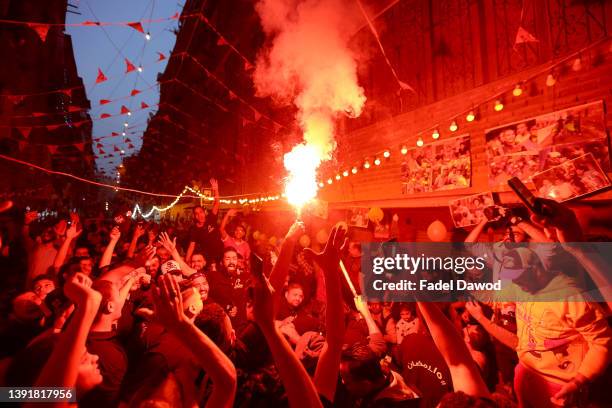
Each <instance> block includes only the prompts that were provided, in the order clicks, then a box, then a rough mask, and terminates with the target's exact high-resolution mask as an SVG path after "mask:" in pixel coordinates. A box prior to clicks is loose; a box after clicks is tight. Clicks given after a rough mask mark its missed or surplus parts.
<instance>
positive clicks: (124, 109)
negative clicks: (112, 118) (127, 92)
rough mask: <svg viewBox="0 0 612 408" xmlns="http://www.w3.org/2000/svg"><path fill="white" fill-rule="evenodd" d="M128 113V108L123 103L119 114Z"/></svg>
mask: <svg viewBox="0 0 612 408" xmlns="http://www.w3.org/2000/svg"><path fill="white" fill-rule="evenodd" d="M128 113H130V110H129V109H128V108H127V107H126V106H125V105H121V114H122V115H127V114H128Z"/></svg>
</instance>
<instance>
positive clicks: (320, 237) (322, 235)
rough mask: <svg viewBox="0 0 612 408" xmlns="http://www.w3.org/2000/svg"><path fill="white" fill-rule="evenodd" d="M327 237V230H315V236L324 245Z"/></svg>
mask: <svg viewBox="0 0 612 408" xmlns="http://www.w3.org/2000/svg"><path fill="white" fill-rule="evenodd" d="M328 237H329V234H328V233H327V231H325V230H324V229H321V230H319V232H317V236H316V237H315V238H316V240H317V242H318V243H319V244H321V245H324V244H325V243H326V242H327V238H328Z"/></svg>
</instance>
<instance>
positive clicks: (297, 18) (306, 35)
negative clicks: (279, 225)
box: [253, 0, 366, 207]
mask: <svg viewBox="0 0 612 408" xmlns="http://www.w3.org/2000/svg"><path fill="white" fill-rule="evenodd" d="M255 8H256V10H257V12H258V14H259V16H260V19H261V25H262V27H263V30H264V32H265V33H266V35H267V36H268V38H269V39H270V40H271V41H270V42H269V43H268V44H269V46H268V47H266V48H264V49H263V50H262V52H261V53H260V55H259V56H258V59H257V65H256V67H255V72H254V74H253V82H254V84H255V87H256V89H257V95H258V96H264V97H265V96H272V97H273V98H274V99H275V101H276V102H279V103H280V104H282V105H286V104H288V103H292V104H294V105H295V106H296V107H297V108H298V112H297V120H298V122H299V124H300V127H301V128H302V130H303V133H304V143H303V144H300V145H297V146H295V147H294V148H293V150H292V151H291V152H290V153H287V154H286V155H285V159H284V163H285V168H286V169H287V170H288V171H289V177H288V180H287V184H286V188H287V190H286V195H287V198H288V199H289V202H290V203H291V204H294V205H296V206H298V207H300V206H302V205H303V204H305V203H306V202H307V201H308V200H310V199H312V198H314V197H315V196H316V191H317V188H316V187H317V182H316V171H317V168H318V167H319V165H320V164H321V162H322V161H325V160H330V159H331V155H332V153H333V151H334V149H335V148H336V142H335V140H334V131H335V126H334V124H335V120H336V118H337V117H338V116H339V115H348V116H350V117H357V116H359V115H361V111H362V109H363V105H364V103H365V100H366V98H365V95H364V93H363V88H361V87H360V86H359V84H358V82H357V62H356V59H355V55H354V54H353V52H352V51H351V50H350V49H349V47H348V42H349V41H350V38H351V34H352V33H354V30H355V27H356V26H358V24H361V17H360V16H359V15H358V14H354V13H353V14H352V13H350V12H347V3H346V1H345V0H325V1H318V0H259V2H258V3H257V5H256V7H255ZM353 9H354V8H353ZM355 10H356V9H355ZM357 22H359V23H358V24H357ZM328 183H329V181H328Z"/></svg>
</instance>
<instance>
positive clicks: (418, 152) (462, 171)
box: [401, 135, 472, 194]
mask: <svg viewBox="0 0 612 408" xmlns="http://www.w3.org/2000/svg"><path fill="white" fill-rule="evenodd" d="M471 172H472V163H471V158H470V136H469V135H462V136H458V137H455V138H452V139H446V140H442V141H439V142H435V143H431V144H428V145H425V146H423V147H417V148H414V149H410V150H408V153H406V155H405V156H404V160H403V162H402V168H401V173H402V175H401V178H402V194H414V193H425V192H431V191H440V190H454V189H458V188H467V187H469V186H470V185H471V178H472V177H471V176H472V174H471Z"/></svg>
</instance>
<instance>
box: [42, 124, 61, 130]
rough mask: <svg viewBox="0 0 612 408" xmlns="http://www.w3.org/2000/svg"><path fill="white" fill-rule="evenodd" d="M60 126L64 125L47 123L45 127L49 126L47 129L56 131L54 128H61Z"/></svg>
mask: <svg viewBox="0 0 612 408" xmlns="http://www.w3.org/2000/svg"><path fill="white" fill-rule="evenodd" d="M60 126H62V125H47V126H45V127H46V128H47V130H50V131H54V130H57V129H59V127H60Z"/></svg>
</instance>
